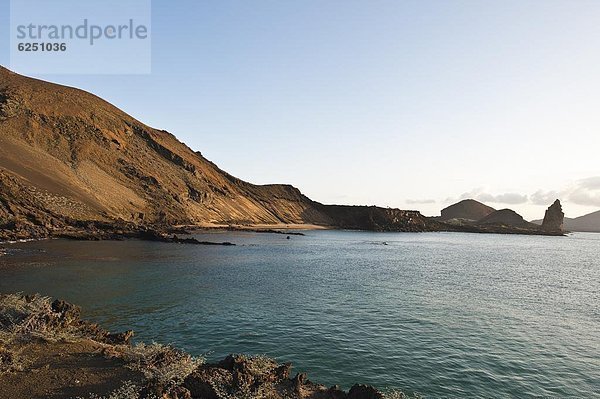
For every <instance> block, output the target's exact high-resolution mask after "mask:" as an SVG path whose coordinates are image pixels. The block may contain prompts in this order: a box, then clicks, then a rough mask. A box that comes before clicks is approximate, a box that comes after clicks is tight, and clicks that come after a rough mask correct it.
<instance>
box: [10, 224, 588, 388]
mask: <svg viewBox="0 0 600 399" xmlns="http://www.w3.org/2000/svg"><path fill="white" fill-rule="evenodd" d="M305 234H306V235H305V236H290V239H287V237H286V236H285V235H279V234H267V233H253V232H211V233H203V234H198V235H196V237H197V238H198V239H201V240H210V241H231V242H233V243H236V244H237V246H233V247H221V246H196V245H184V244H170V243H157V242H144V241H136V240H130V241H99V242H77V241H66V240H46V241H38V242H27V243H17V244H0V248H3V250H0V292H3V293H5V292H26V293H34V292H39V293H41V294H43V295H48V296H52V297H57V298H61V299H65V300H67V301H70V302H73V303H76V304H78V305H80V306H82V308H83V311H84V317H86V318H88V319H92V320H94V321H97V322H99V323H101V324H102V325H103V326H104V327H106V328H108V329H110V330H112V331H117V330H125V329H133V330H135V332H136V337H135V338H136V340H139V341H145V342H150V341H156V342H160V343H170V344H173V345H175V346H177V347H181V348H183V349H185V350H187V351H189V352H190V353H192V354H194V355H202V356H205V357H206V358H207V359H208V360H209V361H210V360H219V359H221V358H223V357H224V356H226V355H227V354H229V353H248V354H262V355H267V356H270V357H274V358H276V359H278V360H279V361H281V362H287V361H290V362H292V363H293V364H294V370H295V371H298V372H307V373H308V376H309V378H310V379H311V380H312V381H316V382H319V383H323V384H326V385H333V384H339V385H341V386H342V387H343V388H348V387H350V386H351V385H352V384H354V383H364V384H372V385H375V386H376V387H378V388H380V389H382V390H389V389H400V390H403V391H405V392H408V393H420V394H421V395H423V396H425V397H432V398H435V397H453V398H454V397H460V398H464V397H510V396H513V397H534V396H552V397H593V396H599V395H600V256H599V255H600V234H585V233H575V234H571V235H569V236H568V237H542V236H518V235H495V234H466V233H465V234H463V233H373V232H357V231H334V230H315V231H306V232H305Z"/></svg>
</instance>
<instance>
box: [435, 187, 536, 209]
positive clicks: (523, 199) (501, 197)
mask: <svg viewBox="0 0 600 399" xmlns="http://www.w3.org/2000/svg"><path fill="white" fill-rule="evenodd" d="M449 199H450V198H448V199H446V201H448V200H449ZM460 199H461V200H464V199H475V200H477V201H481V202H491V203H495V204H508V205H519V204H525V203H527V201H528V197H527V195H523V194H519V193H503V194H497V195H494V194H490V193H488V192H486V191H484V189H483V188H476V189H473V190H471V191H469V192H466V193H463V194H462V195H461V196H460ZM451 202H452V201H451Z"/></svg>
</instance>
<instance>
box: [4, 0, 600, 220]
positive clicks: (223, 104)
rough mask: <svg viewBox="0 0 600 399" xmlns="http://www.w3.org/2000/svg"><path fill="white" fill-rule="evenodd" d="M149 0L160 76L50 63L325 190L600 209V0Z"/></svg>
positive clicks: (198, 136) (201, 142) (147, 115)
mask: <svg viewBox="0 0 600 399" xmlns="http://www.w3.org/2000/svg"><path fill="white" fill-rule="evenodd" d="M1 1H2V3H1V4H2V7H1V8H0V29H1V31H0V33H1V35H2V38H3V40H2V42H1V43H0V50H1V51H0V63H1V64H2V65H9V59H8V58H9V57H8V22H9V21H8V1H7V0H1ZM152 4H153V10H152V15H153V19H152V40H153V43H152V52H153V53H152V54H153V56H152V74H150V75H146V76H122V75H107V76H96V75H87V76H86V75H73V76H69V75H60V76H59V75H57V76H48V75H46V76H39V77H40V78H43V79H47V80H52V81H56V82H59V83H63V84H67V85H73V86H77V87H80V88H83V89H85V90H88V91H91V92H94V93H95V94H98V95H99V96H101V97H103V98H105V99H107V100H108V101H110V102H112V103H113V104H115V105H117V106H119V107H120V108H122V109H124V110H125V111H127V112H128V113H130V114H132V115H133V116H135V117H137V118H138V119H140V120H142V121H144V122H145V123H147V124H149V125H152V126H154V127H157V128H161V129H166V130H168V131H170V132H172V133H174V134H175V135H176V136H177V137H179V138H180V139H181V140H182V141H184V142H185V143H187V144H188V145H189V146H190V147H192V148H193V149H194V150H200V151H202V153H203V154H204V155H205V156H206V157H208V158H209V159H211V160H213V161H214V162H216V163H217V164H218V165H220V166H221V167H222V168H223V169H225V170H227V171H229V172H231V173H232V174H234V175H236V176H239V177H241V178H243V179H245V180H248V181H251V182H254V183H273V182H285V183H291V184H293V185H295V186H297V187H299V188H300V189H301V190H302V191H303V192H304V193H305V194H307V195H308V196H310V197H312V198H314V199H316V200H319V201H322V202H325V203H348V204H376V205H382V206H394V207H401V208H413V209H419V210H422V211H423V212H424V213H426V214H430V215H434V214H439V210H440V209H441V208H442V207H444V206H446V205H447V204H448V203H449V202H450V201H453V200H456V199H459V198H461V197H465V196H469V197H475V198H480V199H484V200H486V202H488V203H489V204H490V205H492V206H494V207H497V208H503V207H511V208H513V209H515V210H517V211H518V212H520V213H521V214H523V215H524V216H526V217H527V218H535V217H541V216H543V211H544V209H545V208H546V207H547V206H548V205H549V201H550V200H553V199H554V198H553V197H554V196H559V197H560V198H562V199H563V200H564V202H565V204H564V205H565V208H566V212H567V214H568V215H570V216H577V215H580V214H583V213H587V212H591V211H594V210H598V209H600V160H599V156H598V155H599V148H600V73H599V71H600V1H597V0H593V1H571V0H569V1H567V0H565V1H538V0H535V1H508V0H503V1H496V2H491V1H400V0H396V1H377V0H368V1H367V0H363V1H353V0H344V1H342V0H339V1H333V0H318V1H317V0H302V1H301V0H298V1H292V0H290V1H275V0H273V1H264V0H257V1H249V0H243V1H242V0H240V1H224V0H218V1H217V0H215V1H166V0H164V1H161V0H154V1H153V2H152ZM107 62H110V61H109V60H108V61H107ZM16 72H19V71H16ZM547 202H548V203H547ZM542 204H543V205H542Z"/></svg>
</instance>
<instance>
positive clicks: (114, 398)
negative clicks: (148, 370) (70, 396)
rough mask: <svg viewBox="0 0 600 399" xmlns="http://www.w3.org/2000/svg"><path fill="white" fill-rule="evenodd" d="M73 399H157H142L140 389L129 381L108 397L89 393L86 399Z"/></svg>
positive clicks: (150, 398)
mask: <svg viewBox="0 0 600 399" xmlns="http://www.w3.org/2000/svg"><path fill="white" fill-rule="evenodd" d="M75 399H158V398H157V397H156V396H154V395H151V396H144V397H143V398H142V388H141V387H139V386H137V385H136V384H134V383H133V382H131V381H125V382H124V383H123V385H122V386H121V387H119V388H118V389H115V390H114V391H112V392H111V393H110V394H109V395H108V396H99V395H96V394H94V393H90V395H89V396H88V397H87V398H83V397H81V396H78V397H77V398H75Z"/></svg>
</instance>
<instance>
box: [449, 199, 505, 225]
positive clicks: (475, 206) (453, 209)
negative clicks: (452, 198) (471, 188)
mask: <svg viewBox="0 0 600 399" xmlns="http://www.w3.org/2000/svg"><path fill="white" fill-rule="evenodd" d="M494 211H495V209H494V208H492V207H490V206H487V205H485V204H482V203H481V202H479V201H475V200H473V199H466V200H462V201H460V202H457V203H456V204H453V205H450V206H449V207H447V208H444V209H442V216H441V217H440V220H451V219H467V220H473V221H474V220H479V219H482V218H484V217H486V216H487V215H489V214H491V213H492V212H494Z"/></svg>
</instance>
